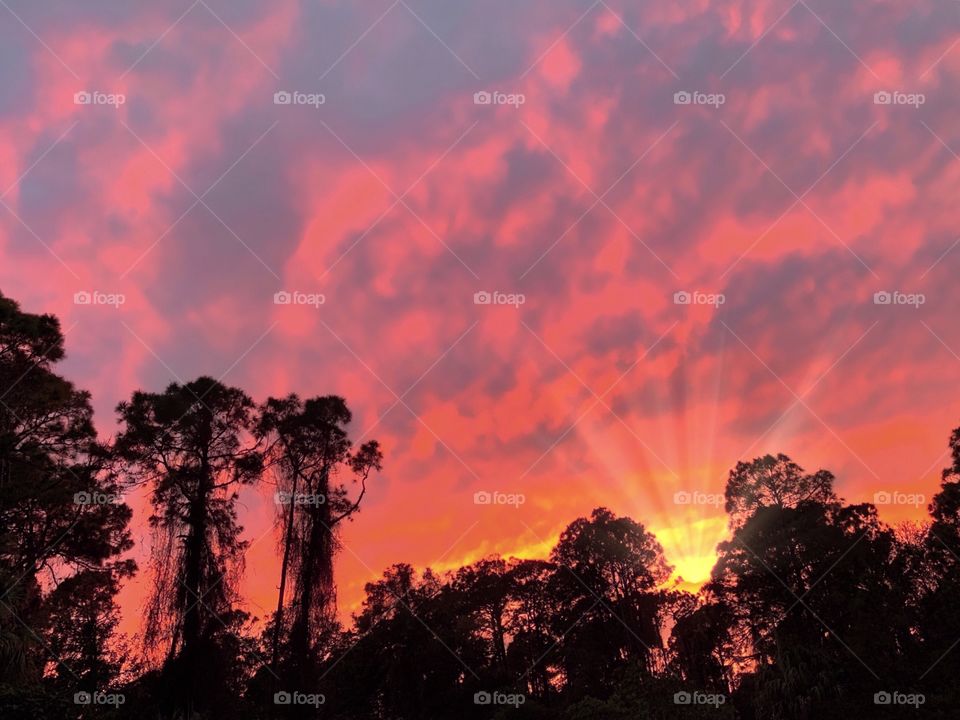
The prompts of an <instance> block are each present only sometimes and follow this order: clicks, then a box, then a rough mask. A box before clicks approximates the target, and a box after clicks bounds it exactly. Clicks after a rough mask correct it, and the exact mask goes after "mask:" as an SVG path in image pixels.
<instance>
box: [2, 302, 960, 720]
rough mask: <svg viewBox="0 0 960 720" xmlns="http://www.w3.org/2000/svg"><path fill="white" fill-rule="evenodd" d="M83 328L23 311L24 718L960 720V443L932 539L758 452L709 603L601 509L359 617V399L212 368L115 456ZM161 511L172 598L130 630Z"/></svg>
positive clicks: (135, 427)
mask: <svg viewBox="0 0 960 720" xmlns="http://www.w3.org/2000/svg"><path fill="white" fill-rule="evenodd" d="M63 356H64V339H63V335H62V332H61V330H60V326H59V323H58V321H57V320H56V318H54V317H52V316H49V315H33V314H29V313H26V312H24V311H22V310H21V309H20V307H19V306H18V305H17V304H16V303H15V302H14V301H12V300H10V299H8V298H5V297H3V296H2V295H0V716H2V717H4V718H32V719H40V720H44V719H48V720H65V719H66V718H80V717H104V718H115V719H117V720H120V719H122V718H164V719H165V718H171V719H172V718H203V719H209V720H214V719H219V718H250V719H251V720H257V719H260V718H263V719H265V720H266V719H268V718H300V717H304V718H307V717H312V718H331V719H336V720H368V719H371V720H376V719H380V720H434V719H438V718H454V717H457V718H468V719H469V718H476V719H477V720H490V719H492V718H526V719H528V720H539V719H546V718H551V719H553V718H560V719H561V720H588V719H597V720H600V719H602V720H627V719H628V718H630V719H634V718H651V719H667V718H698V717H699V718H742V719H744V720H753V719H756V720H767V719H772V720H781V719H782V720H805V719H807V718H828V719H829V718H844V719H845V720H848V719H849V718H867V717H869V718H899V717H907V716H913V715H916V714H919V713H918V712H917V710H918V708H919V711H920V713H922V714H923V715H925V716H927V717H933V718H940V717H942V718H952V717H956V715H957V710H956V708H957V707H958V706H960V690H958V689H957V685H956V684H955V683H951V682H949V680H950V678H951V677H954V676H955V675H956V674H957V673H958V671H960V648H955V646H960V613H958V612H957V609H958V608H960V574H958V572H957V569H958V564H960V429H958V430H957V431H954V433H953V435H952V437H951V439H950V449H951V451H952V458H953V459H952V463H951V465H950V466H949V467H948V468H947V469H946V470H945V471H944V475H943V483H942V487H941V490H940V492H939V493H938V494H937V495H936V496H935V498H934V499H933V501H932V503H931V505H930V519H929V521H928V522H927V523H923V524H913V525H904V526H900V527H897V528H891V527H889V526H888V525H886V524H884V523H883V522H881V521H880V519H879V518H878V516H877V512H876V509H875V508H874V507H873V505H871V504H866V503H865V504H859V505H850V504H847V503H845V502H844V501H843V500H842V499H841V498H839V497H838V496H837V495H836V493H835V491H834V478H833V476H832V475H831V474H830V473H828V472H826V471H822V470H821V471H818V472H814V473H808V472H806V471H805V470H803V469H802V468H801V467H800V466H799V465H797V464H796V463H794V462H793V461H791V460H790V459H789V458H788V457H786V456H784V455H778V456H775V457H774V456H766V457H762V458H758V459H756V460H753V461H752V462H741V463H739V464H738V465H737V466H736V467H735V468H734V469H733V470H732V471H731V472H730V477H729V480H728V483H727V487H726V512H727V514H728V516H729V523H730V535H729V537H730V539H729V540H727V541H725V542H723V543H721V545H720V546H719V547H718V559H717V563H716V565H715V567H714V569H713V572H712V577H711V580H710V581H709V582H708V583H707V584H706V585H705V586H704V587H703V588H702V589H701V591H700V592H699V593H697V594H692V593H689V592H685V591H683V590H682V589H680V587H679V586H678V585H677V584H675V583H674V584H671V582H670V578H671V575H672V568H671V566H670V564H669V562H668V559H667V558H666V557H665V554H664V551H663V548H662V547H661V545H660V544H659V542H658V541H657V539H656V537H655V536H654V535H653V534H652V533H651V532H650V531H648V530H647V529H646V528H645V527H644V526H643V525H642V524H641V523H639V522H636V521H635V520H633V519H630V518H627V517H618V516H617V515H615V514H614V513H613V512H611V511H610V510H608V509H605V508H597V509H596V510H594V511H593V512H592V513H591V514H590V516H589V517H584V518H579V519H577V520H575V521H573V522H572V523H571V524H570V525H569V526H568V527H567V528H566V530H565V531H564V532H563V533H562V534H561V535H560V537H559V539H558V542H557V544H556V546H555V547H554V548H553V550H552V552H551V553H550V555H549V557H548V558H546V559H516V558H510V559H504V558H499V557H490V558H484V559H482V560H479V561H477V562H475V563H473V564H471V565H469V566H466V567H462V568H460V569H459V570H457V571H455V572H449V573H445V574H442V575H441V574H438V573H435V572H433V571H431V570H429V569H426V570H424V571H422V572H418V571H417V570H415V569H414V568H413V567H411V566H410V565H407V564H397V565H395V566H393V567H391V568H389V569H387V571H386V572H385V573H384V574H383V576H382V578H380V579H379V580H377V581H375V582H371V583H369V584H368V585H367V586H366V599H365V600H364V602H363V605H362V607H361V608H360V610H359V611H358V612H357V613H356V614H355V615H354V617H353V621H352V623H350V624H349V626H344V625H343V624H342V623H341V622H340V620H339V619H338V615H337V613H336V611H335V596H336V586H335V578H334V573H333V563H334V559H335V557H336V554H337V552H338V527H340V526H341V524H342V523H343V522H345V521H347V520H349V519H351V518H352V517H354V516H355V515H356V513H357V512H358V511H359V508H360V505H361V502H362V500H363V498H364V496H365V493H366V490H367V481H368V479H369V478H370V476H371V474H373V473H375V472H376V471H378V470H379V469H380V467H381V462H382V455H381V450H380V447H379V446H378V444H377V443H376V442H375V441H369V442H367V443H364V444H362V445H360V446H359V447H357V446H355V445H354V444H353V443H352V442H351V440H350V438H349V434H348V430H347V429H348V426H349V423H350V412H349V410H348V408H347V406H346V403H345V402H344V401H343V399H341V398H339V397H334V396H327V397H318V398H312V399H308V400H303V399H301V398H299V397H297V396H295V395H291V396H288V397H285V398H270V399H268V400H267V401H266V402H264V403H262V404H257V403H255V402H254V401H253V400H251V398H250V397H248V396H247V395H246V394H245V393H244V392H243V391H242V390H240V389H238V388H233V387H228V386H226V385H224V384H222V383H220V382H218V381H216V380H213V379H211V378H199V379H197V380H195V381H193V382H190V383H185V384H180V383H176V384H172V385H170V386H169V387H168V388H166V389H165V390H164V391H162V392H157V393H150V392H136V393H134V394H133V396H132V397H131V399H130V400H129V401H126V402H123V403H121V404H120V405H119V406H118V408H117V412H118V418H119V423H120V427H119V432H118V433H117V436H116V437H115V438H114V439H113V440H112V441H111V442H110V443H104V442H101V441H100V440H99V439H98V437H97V434H96V432H95V430H94V427H93V424H92V412H91V406H90V397H89V395H88V394H87V393H86V392H84V391H82V390H78V389H76V388H75V387H74V386H73V385H72V384H71V383H70V382H69V381H67V380H65V379H64V378H62V377H60V376H59V375H57V374H56V372H55V370H54V367H55V365H56V363H57V362H58V361H59V360H61V359H62V358H63ZM255 483H268V484H271V485H275V488H274V489H275V490H276V495H275V497H276V499H277V501H278V502H277V503H276V523H277V537H278V561H279V562H278V564H279V566H280V571H279V575H278V577H277V578H275V581H276V584H277V586H278V588H279V590H278V594H277V606H276V610H275V612H273V613H272V614H271V615H270V617H267V618H262V619H257V618H251V617H250V616H248V615H247V614H246V613H245V612H243V611H241V610H240V609H239V603H238V599H239V598H238V596H237V587H238V585H237V580H238V577H239V575H240V573H241V572H242V570H243V559H244V555H245V551H246V547H247V544H246V541H245V540H244V537H243V530H242V528H241V527H240V525H239V523H238V516H237V500H238V494H239V492H240V491H241V489H242V488H244V487H245V486H250V485H252V484H255ZM135 487H141V488H144V489H145V491H146V493H147V494H148V496H149V498H150V503H151V506H150V507H151V514H150V519H149V522H150V527H151V529H152V531H153V538H152V542H151V547H152V552H153V555H152V558H151V567H150V568H149V577H150V578H151V579H152V589H151V592H150V593H149V597H148V598H147V600H146V604H145V607H144V613H143V615H144V634H143V637H142V638H139V639H138V641H137V642H133V641H131V640H128V639H126V638H124V637H121V636H120V635H119V634H118V633H117V632H116V628H117V624H118V608H117V605H116V594H117V592H118V591H119V589H120V588H121V586H122V585H123V583H124V582H125V581H126V580H127V579H129V578H130V577H131V576H132V575H133V574H134V573H136V572H138V569H137V567H136V566H135V564H134V563H133V562H132V561H131V560H129V559H128V557H127V556H128V555H129V551H130V549H131V548H132V544H133V543H132V539H131V534H130V530H129V523H130V519H131V511H130V509H129V507H128V506H127V505H126V504H124V502H123V499H122V498H123V494H124V493H125V492H129V491H130V490H131V489H132V488H135Z"/></svg>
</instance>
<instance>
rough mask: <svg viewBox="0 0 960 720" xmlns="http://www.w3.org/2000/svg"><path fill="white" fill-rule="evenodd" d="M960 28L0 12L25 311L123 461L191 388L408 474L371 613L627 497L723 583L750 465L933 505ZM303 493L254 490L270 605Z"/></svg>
mask: <svg viewBox="0 0 960 720" xmlns="http://www.w3.org/2000/svg"><path fill="white" fill-rule="evenodd" d="M958 29H960V5H958V4H957V3H956V2H950V1H948V0H919V1H918V2H909V3H908V2H890V1H885V0H876V1H867V2H859V3H834V2H827V1H825V0H798V1H797V2H793V3H792V4H791V2H790V1H789V0H784V1H776V2H775V1H773V0H759V1H757V2H753V1H750V0H740V1H733V0H689V1H688V0H679V1H677V2H670V3H663V2H652V1H648V0H641V1H640V2H624V1H623V0H597V1H596V2H593V3H592V4H591V2H590V0H552V1H551V2H544V1H541V0H524V2H514V1H507V0H489V1H486V2H482V3H467V2H450V1H449V0H446V1H441V0H427V1H424V0H395V1H393V2H391V1H389V0H371V2H364V3H347V2H327V1H324V0H309V1H304V2H296V1H293V0H277V1H276V2H271V3H256V2H252V1H250V0H231V1H230V2H227V1H226V0H196V2H191V0H176V1H175V0H169V1H168V2H165V3H156V2H145V1H143V2H139V1H130V0H126V1H125V2H119V1H117V0H113V1H110V2H108V1H107V0H89V1H88V2H84V3H60V2H51V1H50V0H0V291H2V292H3V293H4V295H7V296H10V297H13V298H15V299H17V300H18V301H19V302H20V303H21V304H22V306H23V308H24V309H25V310H27V311H29V312H51V313H55V314H56V315H57V316H59V317H60V318H61V320H62V323H63V328H64V330H65V331H66V344H67V350H68V358H67V360H66V361H65V362H64V363H63V364H62V366H61V370H62V372H63V373H64V374H65V375H66V376H67V377H69V378H70V379H72V380H74V381H75V382H76V383H77V384H78V385H79V386H81V387H84V388H86V389H89V390H90V391H91V392H92V393H93V401H94V406H95V410H96V421H97V426H98V430H99V431H100V433H101V434H102V435H103V437H104V438H109V437H111V436H112V435H113V434H114V433H115V432H116V430H117V425H116V415H115V412H114V408H115V406H116V404H117V403H118V402H120V401H121V400H123V399H125V398H129V396H130V394H131V393H132V392H133V391H134V390H135V389H146V390H153V391H158V390H160V389H162V388H163V387H165V386H166V385H167V384H168V383H170V382H182V381H188V380H191V379H193V378H195V377H197V376H199V375H210V376H213V377H216V378H220V379H222V381H223V382H225V383H228V384H232V385H236V386H239V387H242V388H244V389H245V390H246V391H247V392H248V393H249V394H250V395H251V396H253V398H254V399H256V400H258V401H261V400H264V399H266V398H267V397H268V396H271V395H274V396H279V395H284V394H286V393H289V392H297V393H299V394H300V395H301V396H304V397H308V396H313V395H325V394H339V395H342V396H343V397H345V398H346V399H347V402H348V404H349V406H350V408H351V409H352V411H353V413H354V420H353V423H352V426H351V431H352V434H353V437H354V439H355V440H357V441H359V440H367V439H371V438H376V439H378V440H379V441H380V442H381V444H382V445H383V449H384V454H385V459H384V468H383V471H382V472H381V473H379V474H378V475H376V476H375V477H374V478H373V479H372V480H371V482H370V484H369V485H370V486H369V491H368V493H367V496H366V498H365V499H364V503H363V508H362V511H361V513H360V514H359V515H358V516H357V517H356V519H355V520H354V521H353V522H352V523H351V524H350V525H349V526H348V527H347V528H346V529H345V531H344V533H343V536H342V544H343V548H342V551H341V554H340V557H339V559H338V562H337V584H338V586H339V595H340V607H341V611H342V613H343V614H344V617H348V616H349V612H350V611H351V610H352V609H355V608H356V607H357V604H358V603H359V602H360V600H361V599H362V597H363V585H364V583H365V582H368V581H370V580H372V579H374V578H376V577H377V576H379V575H380V573H381V572H382V571H383V570H384V569H385V568H386V567H388V566H389V565H391V564H393V563H397V562H409V563H412V564H413V565H414V566H416V567H418V568H424V567H427V566H430V567H433V568H434V569H438V570H447V569H452V568H456V567H458V566H460V565H461V564H464V563H467V562H470V561H472V560H475V559H478V558H480V557H483V556H486V555H489V554H492V553H500V554H503V555H504V556H518V557H543V556H545V555H546V554H547V553H548V552H549V549H550V548H551V547H552V545H553V544H554V543H555V541H556V539H557V536H558V535H559V533H560V532H561V531H562V529H563V528H564V527H565V526H566V525H567V524H568V523H569V522H571V521H572V520H574V519H575V518H577V517H580V516H584V515H587V514H589V512H590V511H591V509H593V508H594V507H597V506H600V505H603V506H606V507H609V508H610V509H611V510H613V511H614V512H616V513H618V514H624V515H629V516H631V517H633V518H635V519H636V520H638V521H640V522H642V523H644V524H645V525H646V526H647V527H648V528H649V529H651V530H653V531H654V532H655V533H656V534H657V537H658V538H659V539H660V541H661V542H662V544H663V546H664V548H665V550H666V554H667V557H668V559H669V561H670V562H671V563H672V564H673V565H674V566H675V568H676V570H675V573H676V576H677V577H682V578H683V579H684V580H685V581H686V582H687V583H688V585H690V586H693V587H695V586H696V585H697V584H698V583H701V582H703V581H704V580H705V579H706V578H707V577H708V575H709V570H710V567H711V565H712V563H713V559H714V548H715V546H716V544H717V542H719V541H721V540H722V539H723V538H724V537H725V535H726V530H727V526H726V519H725V516H724V513H723V507H722V500H721V499H720V496H721V494H722V492H723V487H724V483H725V479H726V476H727V473H728V471H729V469H730V468H732V467H733V466H734V465H735V464H736V462H737V461H738V460H749V459H751V458H753V457H757V456H760V455H763V454H765V453H775V452H783V453H786V454H787V455H789V456H790V457H791V458H793V459H794V460H795V461H796V462H798V463H799V464H800V465H802V466H803V467H805V468H806V469H807V470H810V471H813V470H816V469H819V468H826V469H829V470H831V471H832V472H833V473H834V474H835V475H836V478H837V481H836V487H837V490H838V492H839V494H840V495H842V496H843V497H844V498H846V499H847V500H848V501H850V502H867V501H870V502H873V501H875V500H876V501H877V502H878V503H879V512H880V515H881V517H882V518H883V519H884V520H887V521H889V522H892V523H893V522H900V521H902V520H906V519H918V518H922V517H923V516H924V514H925V512H926V511H925V506H926V503H927V502H929V500H930V498H931V497H932V495H933V493H934V492H935V491H936V488H937V486H938V483H939V475H940V471H941V469H942V468H943V467H944V465H945V464H946V460H947V452H946V451H947V438H948V436H949V433H950V431H951V429H952V428H954V427H955V426H957V425H960V403H958V399H956V398H955V397H954V394H953V390H954V388H956V387H957V381H958V379H960V326H958V324H957V322H956V317H957V307H958V304H960V286H958V284H957V283H956V282H955V277H956V276H957V271H958V268H960V247H958V245H960V205H958V203H957V202H956V189H957V183H958V180H960V156H958V153H960V125H958V124H957V123H956V105H955V103H956V97H957V93H956V89H957V80H958V78H960V47H955V46H956V45H957V44H958V43H960V35H958V34H957V33H958ZM277 293H287V295H283V294H281V295H279V296H277V295H276V294H277ZM286 299H289V300H290V302H289V303H284V302H283V301H284V300H286ZM87 300H88V301H89V302H85V301H87ZM278 300H279V302H278ZM477 493H481V494H480V495H477ZM483 493H487V494H488V495H484V494H483ZM271 498H272V492H271V489H270V488H268V487H263V488H261V489H260V490H249V491H245V492H244V494H243V496H242V497H241V512H240V517H241V521H242V523H243V525H244V528H245V532H244V536H245V537H246V538H247V539H249V540H250V542H251V548H250V552H249V554H248V559H247V568H246V575H245V579H244V581H243V583H242V587H241V590H242V593H243V596H244V607H245V608H246V609H247V610H249V611H250V612H252V613H253V614H255V615H259V616H261V617H262V616H263V615H264V614H266V613H267V612H269V609H270V607H271V605H272V604H273V603H275V599H274V598H275V592H276V584H277V580H276V574H277V565H278V563H277V561H276V537H275V535H274V533H273V531H272V528H273V521H274V510H275V508H274V505H273V502H272V499H271ZM487 498H492V499H493V502H491V503H484V502H483V501H484V500H485V499H487ZM128 500H129V502H130V503H131V505H133V507H134V508H135V517H134V527H133V531H134V537H135V539H136V543H137V547H136V550H135V553H136V555H137V557H139V558H141V559H143V558H146V557H147V549H148V547H149V533H148V532H147V529H146V528H145V525H144V523H145V518H146V512H147V507H148V505H147V502H146V499H145V497H144V496H143V495H137V494H134V495H132V496H130V497H129V498H128ZM147 584H148V578H147V576H146V575H145V573H144V572H143V571H142V572H141V574H140V576H139V577H138V578H137V579H136V580H135V581H133V582H132V583H131V584H130V585H129V586H128V587H127V588H125V590H124V591H123V593H122V595H121V602H122V608H123V613H124V627H125V629H127V630H128V631H130V632H136V628H137V622H138V621H139V618H140V615H141V613H140V609H139V605H140V602H141V601H142V597H143V593H144V591H145V587H146V586H147Z"/></svg>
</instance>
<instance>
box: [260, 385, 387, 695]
mask: <svg viewBox="0 0 960 720" xmlns="http://www.w3.org/2000/svg"><path fill="white" fill-rule="evenodd" d="M350 421H351V414H350V411H349V410H348V409H347V404H346V402H345V401H344V400H343V398H341V397H337V396H326V397H318V398H312V399H309V400H307V401H305V402H304V401H302V400H301V399H300V398H299V397H297V396H296V395H289V396H287V397H285V398H282V399H277V398H270V399H269V400H267V402H266V403H265V404H264V405H263V407H262V408H261V411H260V416H259V421H258V426H257V432H258V434H259V435H260V436H261V437H264V438H266V439H267V440H268V442H269V447H270V450H269V451H268V453H267V457H268V458H269V460H270V461H271V462H272V463H273V464H274V465H275V466H276V467H277V468H279V471H280V472H279V478H280V482H279V485H278V488H279V492H278V493H277V495H276V499H277V501H278V502H277V504H278V507H279V511H280V519H281V524H282V533H281V537H282V548H283V549H282V561H281V566H280V589H279V593H278V599H277V611H276V614H275V616H274V620H273V636H272V638H271V658H272V664H273V666H274V667H278V665H279V656H280V650H281V644H283V646H284V647H285V651H286V652H285V655H286V658H285V660H286V664H287V674H288V676H289V677H290V678H291V679H292V680H293V682H296V683H300V684H302V683H305V682H306V681H307V680H308V678H309V676H310V672H311V668H315V666H316V663H317V661H318V659H319V658H318V655H317V648H316V647H315V646H314V644H313V642H312V639H313V638H314V637H316V636H317V635H319V634H320V629H321V628H324V627H326V626H328V625H329V624H330V623H331V621H332V620H333V617H332V612H333V610H334V602H335V591H334V582H333V559H334V555H335V553H336V550H337V531H338V525H339V524H340V523H341V522H343V521H344V520H347V519H349V518H350V517H351V516H352V515H353V514H354V513H356V512H357V511H358V510H359V509H360V503H361V502H362V500H363V498H364V495H365V494H366V490H367V485H366V483H367V479H368V477H369V475H370V473H371V472H372V471H374V470H379V469H380V467H381V461H382V458H383V455H382V453H381V452H380V447H379V444H378V443H377V442H376V441H375V440H371V441H368V442H366V443H364V444H363V445H362V446H361V447H360V448H358V449H357V450H356V451H354V450H353V449H352V445H351V442H350V439H349V437H348V434H347V430H346V427H347V425H349V424H350ZM344 476H349V478H350V479H352V480H353V481H354V482H357V483H359V486H360V489H359V492H358V493H356V497H355V498H351V497H350V489H349V488H348V487H347V485H346V484H345V480H346V477H344ZM288 572H291V573H292V574H293V597H292V599H291V602H290V606H289V611H290V615H291V619H290V621H289V622H286V621H285V610H286V609H287V608H285V597H284V595H285V589H286V583H287V573H288ZM281 635H282V636H283V637H282V639H281Z"/></svg>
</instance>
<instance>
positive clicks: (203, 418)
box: [115, 377, 262, 711]
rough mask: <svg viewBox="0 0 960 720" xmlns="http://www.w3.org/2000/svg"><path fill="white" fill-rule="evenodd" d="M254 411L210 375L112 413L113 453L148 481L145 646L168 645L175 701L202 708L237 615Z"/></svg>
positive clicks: (257, 462)
mask: <svg viewBox="0 0 960 720" xmlns="http://www.w3.org/2000/svg"><path fill="white" fill-rule="evenodd" d="M254 410H255V406H254V403H253V401H252V400H251V399H250V398H249V397H248V396H247V395H246V394H245V393H244V392H243V391H242V390H239V389H237V388H231V387H227V386H225V385H223V384H221V383H220V382H218V381H216V380H213V379H212V378H208V377H201V378H198V379H197V380H194V381H193V382H190V383H187V384H183V385H181V384H178V383H174V384H171V385H170V386H169V387H167V389H166V390H165V391H164V392H162V393H147V392H136V393H134V394H133V397H132V399H131V400H130V401H129V402H123V403H120V405H119V406H118V408H117V412H118V414H119V416H120V421H121V425H122V430H121V432H120V434H119V435H118V436H117V438H116V444H115V449H116V452H117V454H118V456H119V457H120V458H122V459H123V460H124V461H126V462H127V463H128V473H129V475H130V477H131V478H132V480H133V481H135V482H138V483H147V484H148V485H149V488H150V502H151V504H152V506H153V514H152V515H151V516H150V524H151V526H152V527H153V528H154V530H155V531H156V532H155V534H154V539H153V548H152V550H153V563H152V565H153V572H154V588H153V593H152V597H151V598H150V602H149V604H148V610H147V615H146V631H145V641H146V643H147V644H148V645H153V644H154V643H157V642H159V641H161V640H165V641H166V643H167V655H166V669H167V670H168V673H169V675H170V677H171V684H170V687H171V688H172V690H171V698H170V699H171V701H172V703H173V704H174V706H175V707H178V708H179V709H182V710H187V711H193V710H194V709H197V710H202V709H204V707H205V703H204V689H205V688H206V687H207V684H206V683H204V682H203V680H202V678H203V676H204V675H205V674H208V673H210V672H211V671H212V669H213V668H215V667H216V660H217V657H218V651H219V650H220V649H222V648H223V647H224V646H223V644H222V643H221V642H220V640H221V639H222V636H223V631H224V630H227V629H229V628H230V627H231V626H233V625H235V624H236V623H237V622H238V619H239V618H238V616H237V614H236V613H235V611H234V609H233V604H234V601H235V599H236V597H235V587H236V579H237V573H238V571H239V569H240V567H241V563H242V556H243V551H244V549H245V547H246V541H244V540H242V539H241V538H240V533H241V528H240V526H239V525H238V523H237V512H236V501H237V488H238V486H241V485H244V484H249V483H252V482H254V481H255V480H256V479H257V478H259V476H260V472H261V468H262V457H261V455H260V451H259V449H258V447H257V446H256V444H255V443H252V442H251V441H250V431H251V430H252V428H253V422H254Z"/></svg>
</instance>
